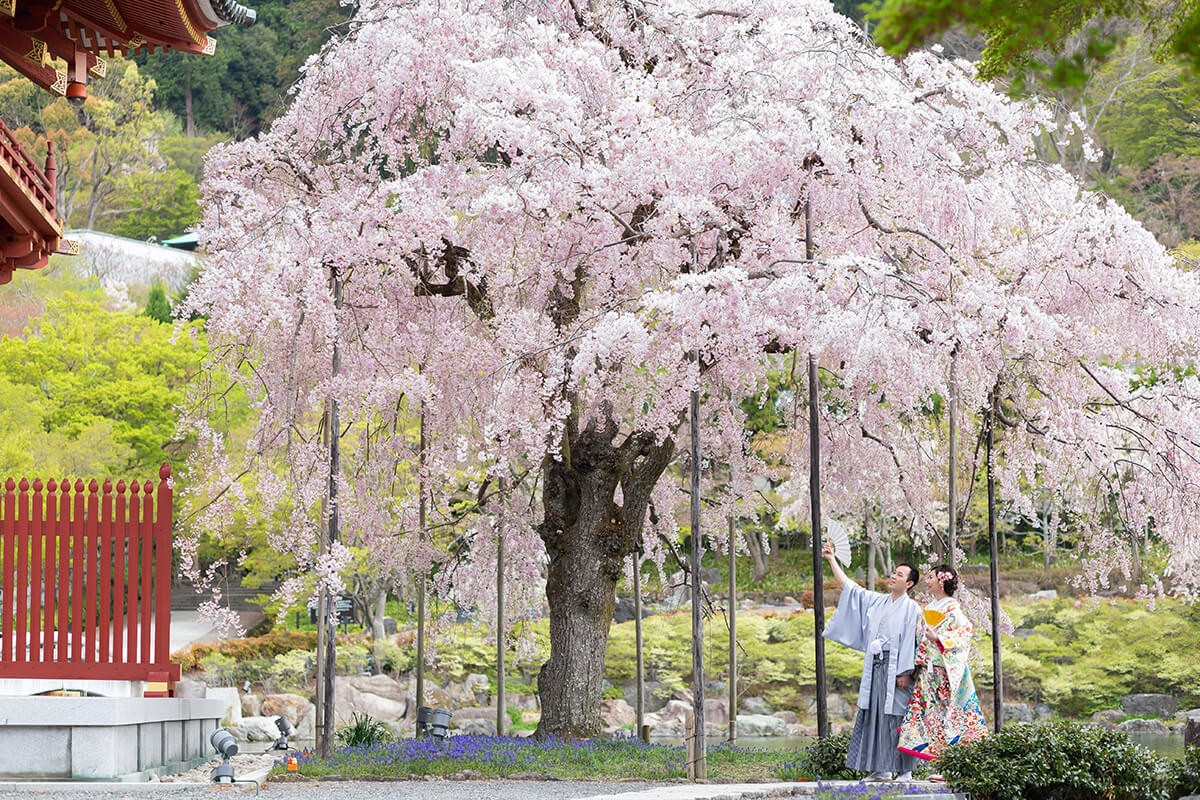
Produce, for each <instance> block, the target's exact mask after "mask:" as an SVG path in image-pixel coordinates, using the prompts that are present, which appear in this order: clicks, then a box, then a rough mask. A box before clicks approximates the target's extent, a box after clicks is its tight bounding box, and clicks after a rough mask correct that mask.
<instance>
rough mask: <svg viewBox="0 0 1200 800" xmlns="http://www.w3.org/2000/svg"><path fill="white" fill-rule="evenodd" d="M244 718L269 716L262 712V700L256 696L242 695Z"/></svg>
mask: <svg viewBox="0 0 1200 800" xmlns="http://www.w3.org/2000/svg"><path fill="white" fill-rule="evenodd" d="M242 716H243V717H265V716H269V714H267V713H264V712H263V710H262V698H261V697H259V696H258V695H256V694H244V695H242Z"/></svg>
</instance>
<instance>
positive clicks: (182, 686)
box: [175, 678, 208, 700]
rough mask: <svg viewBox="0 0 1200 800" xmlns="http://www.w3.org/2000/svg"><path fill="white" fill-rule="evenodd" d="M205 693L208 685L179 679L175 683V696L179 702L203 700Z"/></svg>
mask: <svg viewBox="0 0 1200 800" xmlns="http://www.w3.org/2000/svg"><path fill="white" fill-rule="evenodd" d="M207 691H208V684H207V683H205V682H204V681H194V680H191V679H190V678H180V679H179V680H177V681H176V682H175V696H176V697H178V698H180V699H181V700H203V699H204V698H205V697H206V696H207Z"/></svg>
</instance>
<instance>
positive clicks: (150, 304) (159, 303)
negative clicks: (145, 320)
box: [142, 281, 171, 322]
mask: <svg viewBox="0 0 1200 800" xmlns="http://www.w3.org/2000/svg"><path fill="white" fill-rule="evenodd" d="M142 315H143V316H146V317H149V318H150V319H154V320H158V321H159V322H170V321H171V303H170V301H168V300H167V290H166V289H165V288H164V287H163V284H162V281H155V282H154V285H153V286H151V287H150V295H149V296H148V297H147V298H146V308H145V309H144V310H143V311H142Z"/></svg>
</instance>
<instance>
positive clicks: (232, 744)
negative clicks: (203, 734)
mask: <svg viewBox="0 0 1200 800" xmlns="http://www.w3.org/2000/svg"><path fill="white" fill-rule="evenodd" d="M208 741H209V742H210V743H211V744H212V746H213V749H214V750H216V751H217V753H219V754H220V755H221V758H222V759H223V760H222V761H221V763H220V764H218V765H217V767H216V769H214V770H213V771H212V776H211V779H212V780H213V781H214V782H216V783H233V764H230V763H229V759H230V758H231V757H232V756H236V755H237V751H238V744H237V740H236V739H234V738H233V734H232V733H230V732H229V731H227V730H226V729H224V728H217V729H216V730H215V731H213V732H212V735H211V736H209V737H208Z"/></svg>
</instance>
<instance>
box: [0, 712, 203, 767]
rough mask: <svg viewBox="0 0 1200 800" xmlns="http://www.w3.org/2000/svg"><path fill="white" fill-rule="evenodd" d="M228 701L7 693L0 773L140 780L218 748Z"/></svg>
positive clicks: (0, 720)
mask: <svg viewBox="0 0 1200 800" xmlns="http://www.w3.org/2000/svg"><path fill="white" fill-rule="evenodd" d="M224 711H225V704H224V703H223V702H222V701H220V700H208V699H183V698H178V697H47V696H42V697H0V781H11V780H20V781H53V780H77V781H139V780H146V779H147V778H149V777H150V776H152V775H157V774H168V773H175V772H181V771H183V770H185V769H190V768H191V767H193V766H196V765H197V764H199V763H202V762H203V761H206V760H207V759H208V758H209V757H210V756H211V755H212V747H211V746H210V745H209V742H208V737H209V734H211V733H212V732H213V730H215V729H216V727H217V724H218V722H219V721H220V718H221V715H222V714H223V713H224Z"/></svg>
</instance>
